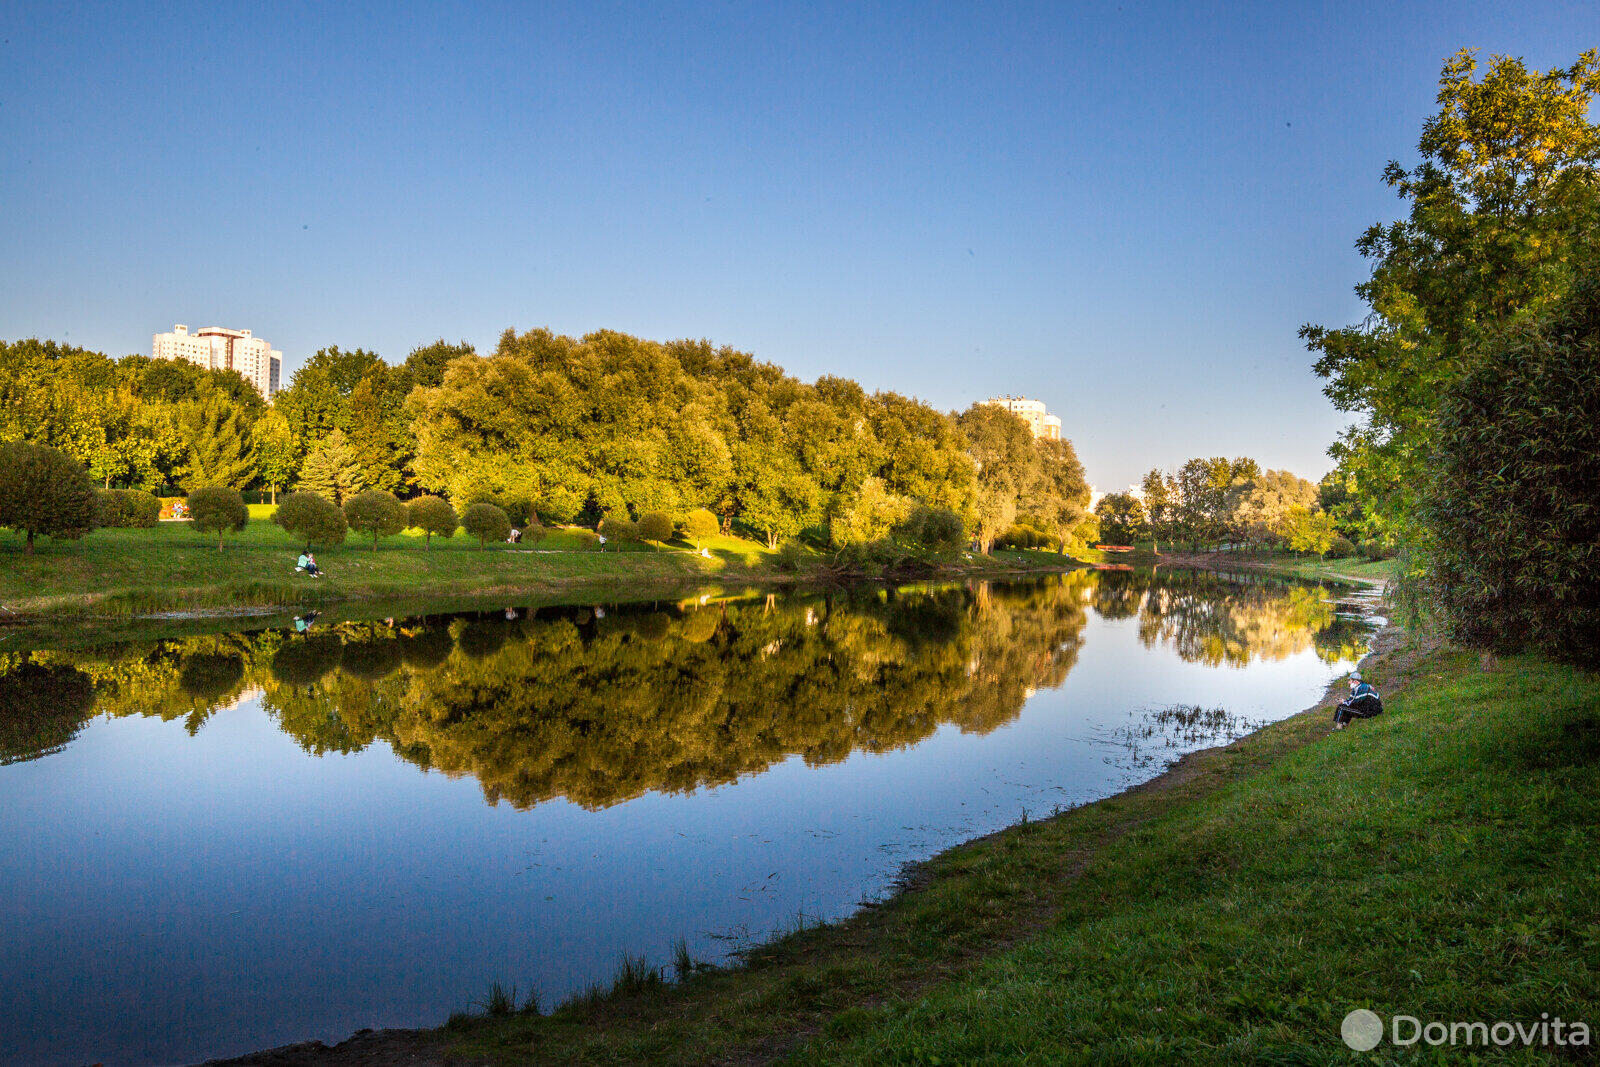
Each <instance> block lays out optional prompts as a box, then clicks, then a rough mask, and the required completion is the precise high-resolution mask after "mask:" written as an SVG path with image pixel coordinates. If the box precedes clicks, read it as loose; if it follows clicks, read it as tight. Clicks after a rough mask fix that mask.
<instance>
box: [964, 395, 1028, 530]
mask: <svg viewBox="0 0 1600 1067" xmlns="http://www.w3.org/2000/svg"><path fill="white" fill-rule="evenodd" d="M957 421H958V422H959V424H960V427H961V432H962V433H963V434H964V435H965V437H966V439H967V454H968V455H969V456H971V457H972V462H973V465H974V467H975V469H976V472H977V474H976V485H975V491H974V494H973V519H974V524H975V525H976V527H977V533H978V544H979V547H980V548H981V549H982V550H983V551H984V552H988V551H989V549H990V548H991V547H992V546H993V545H994V542H995V539H996V538H998V537H999V536H1000V535H1001V534H1003V533H1005V532H1006V530H1008V529H1010V528H1011V524H1012V522H1013V521H1014V520H1015V519H1016V517H1017V508H1018V503H1019V501H1020V500H1022V499H1023V497H1024V496H1025V495H1027V494H1028V493H1030V492H1032V491H1033V487H1034V484H1035V483H1036V482H1037V481H1038V479H1039V478H1040V477H1041V475H1042V470H1041V463H1040V458H1039V451H1038V449H1037V448H1035V447H1034V440H1033V431H1032V430H1031V429H1029V428H1028V424H1027V423H1026V422H1024V421H1022V419H1020V418H1018V417H1017V416H1016V415H1014V414H1012V413H1011V412H1009V411H1007V410H1006V409H1004V408H1002V407H997V406H995V405H993V404H974V405H973V406H972V407H970V408H968V409H967V410H966V411H965V412H963V413H962V414H961V416H960V418H959V419H958V420H957Z"/></svg>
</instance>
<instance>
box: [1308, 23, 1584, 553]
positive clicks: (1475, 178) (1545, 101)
mask: <svg viewBox="0 0 1600 1067" xmlns="http://www.w3.org/2000/svg"><path fill="white" fill-rule="evenodd" d="M1477 75H1478V61H1477V58H1476V55H1475V53H1473V52H1471V51H1462V52H1460V53H1458V54H1457V55H1456V56H1454V57H1453V58H1451V59H1450V60H1448V61H1447V62H1446V63H1445V65H1444V69H1443V72H1442V74H1441V76H1440V80H1439V96H1438V102H1439V111H1438V113H1437V114H1435V115H1434V116H1432V117H1431V118H1429V119H1428V120H1427V122H1426V123H1425V124H1424V126H1423V131H1422V138H1421V140H1420V142H1419V144H1418V151H1419V155H1420V162H1419V163H1418V164H1417V165H1416V166H1415V167H1413V168H1411V169H1410V170H1407V169H1405V168H1403V167H1401V166H1400V165H1399V164H1398V163H1390V164H1389V166H1388V168H1387V169H1386V171H1385V172H1384V179H1385V180H1386V181H1387V182H1388V183H1389V185H1390V186H1392V187H1393V188H1394V189H1395V191H1396V192H1397V193H1398V194H1399V195H1400V197H1401V198H1402V199H1403V200H1404V201H1405V202H1406V205H1407V211H1406V214H1405V216H1404V217H1403V218H1401V219H1399V220H1398V221H1395V222H1393V223H1389V224H1387V225H1385V224H1378V225H1374V226H1372V227H1371V228H1369V229H1368V230H1367V231H1366V232H1365V233H1364V234H1363V235H1362V237H1361V239H1360V240H1359V241H1358V242H1357V244H1356V247H1357V248H1358V249H1359V250H1360V251H1361V253H1362V254H1363V255H1365V256H1367V257H1368V258H1369V259H1370V260H1371V261H1372V265H1373V266H1372V276H1371V277H1370V278H1369V279H1368V280H1367V281H1365V282H1363V283H1362V284H1361V285H1359V286H1358V287H1357V292H1358V293H1359V294H1360V296H1361V297H1362V299H1363V300H1364V301H1365V302H1366V303H1367V305H1368V306H1369V307H1370V308H1371V314H1370V315H1369V316H1368V318H1367V319H1366V321H1364V322H1363V323H1361V324H1360V325H1356V326H1351V327H1346V328H1344V329H1328V328H1325V327H1322V326H1309V325H1308V326H1306V327H1304V328H1303V330H1302V331H1301V333H1302V336H1303V337H1304V338H1305V339H1306V341H1307V343H1308V346H1309V347H1310V348H1311V349H1312V350H1313V351H1315V352H1317V353H1319V358H1318V360H1317V364H1316V369H1317V373H1318V374H1320V375H1321V376H1322V377H1324V378H1325V379H1327V383H1328V384H1327V386H1326V392H1327V394H1328V396H1329V397H1330V398H1331V399H1332V400H1333V401H1334V403H1335V404H1336V405H1337V406H1338V407H1339V408H1340V409H1342V410H1345V411H1350V412H1354V413H1356V414H1359V415H1360V416H1362V418H1363V420H1364V421H1363V422H1361V423H1359V424H1357V425H1356V426H1354V427H1352V428H1351V429H1350V430H1349V431H1347V432H1346V434H1345V435H1344V437H1343V438H1342V439H1341V440H1340V441H1339V442H1338V444H1336V445H1335V446H1334V448H1333V450H1332V453H1333V455H1334V456H1335V457H1336V458H1337V459H1338V460H1339V463H1340V465H1341V468H1343V469H1344V470H1345V471H1346V472H1347V474H1348V475H1349V476H1350V478H1351V479H1352V480H1354V481H1355V482H1356V483H1358V484H1359V486H1360V490H1361V492H1362V493H1363V494H1364V495H1366V496H1367V497H1368V498H1369V499H1370V500H1372V501H1373V504H1374V506H1375V507H1376V508H1377V509H1378V510H1379V511H1380V513H1381V514H1382V516H1383V517H1384V518H1385V519H1386V520H1387V521H1389V522H1391V523H1392V522H1399V523H1402V524H1404V523H1406V522H1407V521H1408V519H1409V517H1410V516H1412V515H1413V514H1414V512H1415V503H1416V493H1417V491H1418V490H1419V489H1420V487H1422V486H1423V485H1425V484H1426V478H1425V477H1424V476H1423V475H1424V472H1425V469H1426V467H1427V464H1428V456H1429V452H1430V449H1431V447H1432V445H1433V442H1434V439H1435V435H1436V432H1437V427H1438V400H1439V398H1440V395H1441V391H1442V389H1443V388H1444V387H1445V386H1446V385H1447V384H1448V383H1449V382H1451V381H1453V380H1454V379H1456V378H1457V377H1458V376H1459V375H1460V374H1461V373H1463V371H1464V370H1465V371H1470V368H1471V367H1472V365H1473V364H1474V362H1475V361H1476V360H1477V359H1478V353H1479V352H1480V351H1481V349H1482V342H1483V340H1484V339H1485V338H1486V337H1488V336H1492V335H1493V334H1494V333H1495V332H1496V331H1497V330H1500V329H1503V328H1505V327H1507V326H1509V325H1511V324H1513V323H1515V322H1518V321H1523V320H1528V319H1532V318H1535V317H1537V316H1538V315H1540V314H1541V313H1542V312H1543V311H1545V310H1546V309H1548V308H1549V307H1551V306H1552V304H1553V303H1554V302H1556V301H1558V300H1560V299H1561V298H1562V297H1563V296H1564V295H1566V294H1567V293H1568V292H1570V291H1571V290H1572V287H1573V285H1574V281H1575V279H1576V278H1577V277H1578V276H1579V274H1580V273H1581V271H1582V269H1583V265H1584V264H1592V263H1593V262H1594V253H1595V248H1596V243H1597V240H1600V183H1597V181H1596V164H1597V162H1600V129H1597V127H1596V125H1595V124H1594V123H1593V122H1592V121H1591V120H1590V107H1591V103H1592V101H1593V99H1594V97H1595V94H1596V92H1597V91H1600V53H1597V52H1596V51H1595V50H1590V51H1588V52H1585V53H1584V54H1583V55H1582V56H1580V57H1579V58H1578V60H1577V61H1576V62H1575V63H1573V64H1572V65H1571V66H1568V67H1560V68H1556V69H1553V70H1549V71H1543V72H1541V71H1538V70H1529V69H1528V68H1527V67H1526V66H1525V65H1524V64H1523V62H1522V60H1520V59H1516V58H1512V57H1509V56H1494V57H1492V58H1491V60H1490V62H1489V64H1488V67H1487V69H1486V70H1484V71H1483V73H1482V76H1481V77H1478V76H1477Z"/></svg>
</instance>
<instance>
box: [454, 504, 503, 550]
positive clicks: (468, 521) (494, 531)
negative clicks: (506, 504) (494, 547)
mask: <svg viewBox="0 0 1600 1067" xmlns="http://www.w3.org/2000/svg"><path fill="white" fill-rule="evenodd" d="M461 528H462V529H464V530H466V531H467V533H469V534H471V535H472V536H473V537H476V538H477V539H478V547H479V548H480V549H483V548H487V547H488V546H489V542H490V541H504V540H505V539H506V538H508V537H510V536H511V519H510V518H509V517H508V516H507V515H506V513H505V511H504V510H502V509H501V508H498V507H496V506H495V505H493V504H482V503H479V504H473V505H472V506H471V507H469V508H467V510H466V513H465V514H463V515H462V516H461Z"/></svg>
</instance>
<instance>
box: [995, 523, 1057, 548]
mask: <svg viewBox="0 0 1600 1067" xmlns="http://www.w3.org/2000/svg"><path fill="white" fill-rule="evenodd" d="M1053 544H1055V538H1053V537H1051V536H1050V535H1049V534H1047V533H1045V532H1044V531H1043V530H1038V529H1035V528H1034V527H1032V526H1024V525H1022V524H1020V523H1019V524H1017V525H1015V526H1012V527H1011V528H1010V529H1009V530H1007V531H1006V532H1005V533H1003V534H1001V535H1000V536H999V537H998V538H996V539H995V547H997V548H1048V547H1050V546H1051V545H1053Z"/></svg>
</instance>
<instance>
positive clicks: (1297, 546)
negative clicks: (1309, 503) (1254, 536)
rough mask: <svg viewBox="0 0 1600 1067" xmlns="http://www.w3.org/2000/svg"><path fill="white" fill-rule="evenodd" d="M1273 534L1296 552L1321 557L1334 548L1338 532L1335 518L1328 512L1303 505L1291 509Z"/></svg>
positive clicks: (1279, 521) (1281, 519)
mask: <svg viewBox="0 0 1600 1067" xmlns="http://www.w3.org/2000/svg"><path fill="white" fill-rule="evenodd" d="M1273 532H1274V533H1276V534H1277V535H1278V536H1279V537H1282V538H1283V539H1284V542H1285V543H1286V544H1288V546H1289V547H1290V548H1291V549H1293V550H1294V551H1296V552H1315V553H1317V554H1318V555H1321V554H1322V553H1324V552H1327V551H1328V550H1329V549H1330V548H1332V547H1333V542H1334V538H1335V537H1337V536H1338V531H1337V530H1336V529H1335V528H1334V521H1333V516H1332V515H1329V514H1328V513H1327V512H1326V511H1313V510H1312V509H1311V508H1309V507H1306V506H1304V505H1302V504H1296V505H1293V506H1292V507H1290V508H1289V509H1288V510H1287V511H1286V512H1285V513H1284V514H1283V516H1282V517H1281V518H1280V519H1279V520H1278V522H1277V525H1276V526H1275V527H1274V528H1273Z"/></svg>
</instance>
